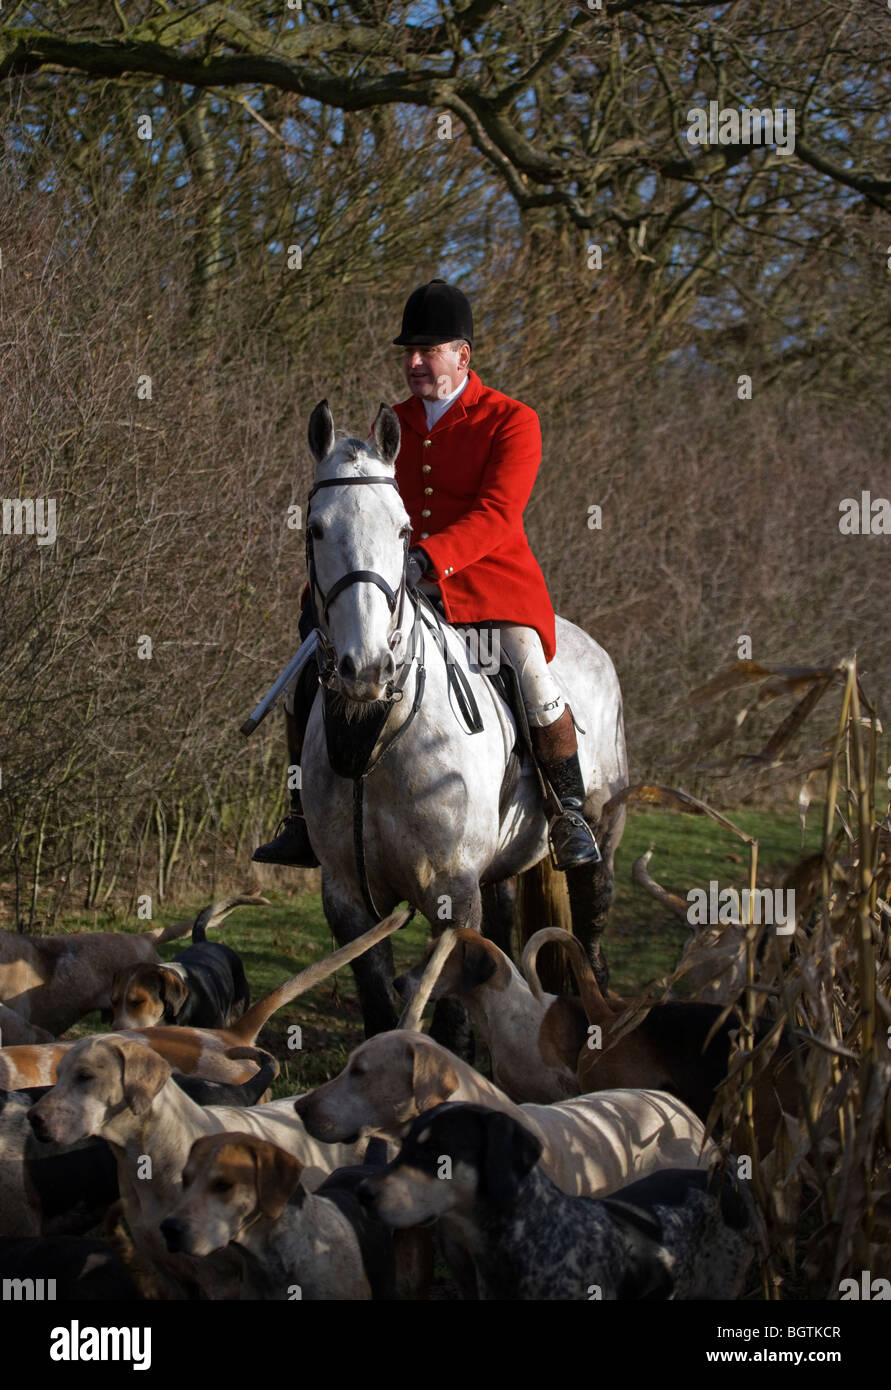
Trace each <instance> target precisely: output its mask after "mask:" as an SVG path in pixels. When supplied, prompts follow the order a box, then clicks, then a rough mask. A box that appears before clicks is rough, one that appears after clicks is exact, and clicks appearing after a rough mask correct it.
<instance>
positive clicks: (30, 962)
mask: <svg viewBox="0 0 891 1390" xmlns="http://www.w3.org/2000/svg"><path fill="white" fill-rule="evenodd" d="M264 903H265V899H263V898H260V897H256V896H252V897H245V896H242V897H234V898H229V899H226V900H225V901H223V902H220V903H215V904H213V905H212V906H210V907H208V908H206V909H205V910H204V911H203V912H202V913H200V914H199V916H198V918H197V919H196V920H195V922H194V923H191V922H186V923H180V924H178V925H177V926H174V927H168V928H166V929H164V930H157V931H153V932H145V933H139V934H136V933H123V932H113V933H81V934H74V935H54V936H47V937H28V936H22V935H19V934H15V933H0V999H2V1000H3V1001H4V1002H3V1004H2V1005H0V1029H2V1043H3V1046H2V1047H0V1279H2V1280H3V1281H4V1283H3V1287H4V1289H6V1288H7V1287H9V1288H15V1287H16V1285H15V1282H14V1281H19V1285H18V1287H25V1285H24V1284H23V1283H22V1281H27V1280H28V1279H40V1278H44V1279H48V1278H52V1279H54V1280H55V1281H56V1284H55V1289H56V1297H57V1299H65V1298H69V1299H78V1300H80V1299H122V1298H123V1299H127V1298H132V1299H239V1300H240V1299H280V1300H303V1299H312V1300H315V1299H326V1300H339V1299H346V1300H354V1299H356V1300H366V1299H412V1300H414V1299H429V1298H431V1297H433V1298H443V1297H446V1298H448V1297H460V1298H465V1299H549V1300H573V1299H574V1300H580V1299H581V1300H596V1299H605V1300H612V1299H735V1298H739V1297H741V1296H743V1295H744V1293H746V1291H747V1290H749V1291H751V1288H752V1277H753V1273H754V1274H756V1273H757V1267H758V1258H759V1250H760V1248H761V1247H760V1242H761V1234H760V1229H759V1222H758V1218H757V1214H756V1209H755V1206H754V1203H753V1202H752V1200H751V1198H750V1196H749V1193H748V1191H747V1185H746V1183H745V1182H742V1181H739V1180H738V1178H737V1177H736V1173H737V1166H736V1164H735V1163H732V1162H730V1163H728V1162H727V1160H726V1155H727V1153H728V1151H729V1152H731V1153H739V1152H741V1151H742V1150H743V1149H744V1148H745V1145H746V1133H749V1134H751V1130H748V1131H745V1132H744V1131H742V1130H740V1132H739V1133H736V1132H734V1133H733V1134H732V1135H725V1136H723V1138H724V1139H725V1140H726V1141H727V1142H725V1143H724V1144H723V1146H722V1150H721V1151H719V1149H718V1147H717V1145H716V1143H715V1140H716V1139H717V1140H720V1139H721V1138H722V1136H721V1135H720V1134H719V1132H718V1131H717V1130H716V1128H715V1125H714V1122H713V1116H712V1118H711V1119H710V1112H712V1107H713V1105H714V1102H715V1093H716V1088H718V1087H719V1086H720V1084H721V1082H722V1081H723V1080H724V1079H725V1077H726V1075H727V1071H728V1065H729V1063H730V1059H731V1057H732V1055H733V1046H732V1043H733V1035H734V1030H735V1029H738V1028H739V1019H738V1017H737V1016H736V1015H735V1013H734V1011H733V1010H732V1009H730V1010H727V1009H724V1008H722V1006H721V1004H720V1003H715V1002H698V1003H697V1002H690V1001H681V1000H671V999H669V1000H667V1001H665V1002H659V1003H652V1002H651V1001H647V1005H648V1007H645V1008H639V1007H638V1008H637V1009H636V1011H635V1008H634V1003H633V1001H628V1000H621V999H618V998H617V997H615V996H613V995H609V994H608V995H607V996H604V995H603V994H602V993H601V991H600V988H599V987H598V984H597V981H596V979H595V976H594V973H593V971H592V970H591V967H590V964H589V962H588V959H587V956H586V954H585V952H584V950H583V949H582V948H581V946H580V945H579V943H578V942H577V941H576V939H575V938H574V937H572V936H571V935H569V934H567V933H566V932H563V931H560V930H558V929H555V928H546V929H544V930H542V931H539V932H537V933H536V935H535V936H533V937H532V938H531V940H530V941H529V942H528V943H527V945H526V948H525V951H524V953H523V958H522V962H521V968H518V967H517V966H516V965H515V964H514V962H513V961H512V960H511V959H509V958H508V956H507V955H505V954H504V953H503V952H502V951H501V950H500V949H499V948H498V947H497V946H496V945H495V944H494V943H493V942H491V941H490V940H488V939H486V938H485V937H483V936H481V935H479V934H478V933H476V932H473V931H469V930H464V929H458V930H451V929H449V930H448V931H446V932H444V933H443V934H442V935H441V936H440V937H439V938H438V940H437V941H436V942H434V943H432V944H431V946H430V948H429V950H428V951H427V953H426V955H425V956H424V958H423V959H422V960H420V961H419V962H418V963H417V965H416V966H415V967H414V968H413V969H412V970H410V971H409V972H407V973H406V974H405V975H403V976H402V977H401V978H400V979H398V980H397V981H395V988H396V989H397V991H398V993H399V994H400V995H401V996H402V998H403V999H404V1000H405V1001H406V1010H405V1013H404V1014H403V1017H402V1020H401V1021H400V1026H399V1027H398V1028H397V1029H394V1030H393V1031H391V1032H387V1033H380V1034H378V1035H376V1036H373V1037H370V1038H368V1039H367V1040H366V1041H364V1042H363V1043H362V1044H361V1045H360V1046H358V1047H357V1048H356V1049H355V1051H354V1052H352V1054H351V1055H350V1057H349V1059H348V1061H347V1064H346V1066H345V1067H344V1069H343V1070H342V1071H341V1072H340V1074H339V1075H337V1076H335V1077H334V1078H333V1079H332V1080H329V1081H327V1082H326V1083H325V1084H323V1085H321V1086H319V1087H318V1088H317V1089H316V1090H314V1091H312V1092H310V1093H308V1094H305V1095H299V1096H291V1097H288V1098H287V1099H279V1100H270V1099H268V1096H269V1094H270V1086H271V1084H272V1082H273V1081H274V1079H275V1077H276V1075H277V1074H278V1063H277V1061H276V1060H275V1058H274V1057H273V1056H272V1055H271V1054H270V1053H269V1052H267V1051H265V1050H264V1048H263V1047H262V1046H261V1045H260V1044H258V1035H259V1034H260V1032H261V1030H262V1028H263V1026H264V1024H265V1023H266V1022H267V1020H268V1019H269V1018H270V1017H271V1015H272V1014H273V1013H274V1012H275V1011H276V1010H278V1009H280V1008H282V1007H283V1006H284V1005H285V1004H287V1003H289V1002H290V1001H292V1000H293V999H295V998H297V997H298V996H299V995H300V994H302V993H304V992H305V991H306V990H308V989H311V988H313V987H314V986H315V985H316V984H318V983H319V982H320V981H321V980H323V979H324V978H326V976H328V975H330V974H331V973H333V971H334V970H336V969H338V968H339V967H340V966H341V965H343V964H345V963H347V962H348V961H349V960H350V959H354V958H355V957H356V956H357V955H359V954H361V952H362V951H364V950H366V949H368V947H369V946H371V945H373V944H375V943H376V942H377V941H380V940H383V938H384V937H385V936H388V935H389V934H390V933H391V932H393V931H396V930H397V929H398V928H399V927H401V926H402V925H404V923H405V921H406V920H407V918H408V914H407V913H406V912H397V913H394V914H393V915H392V916H391V917H388V918H387V919H385V920H384V921H382V922H380V923H378V924H377V926H376V927H375V928H373V929H372V930H371V931H369V932H367V933H366V934H365V936H364V937H360V938H359V939H358V940H357V941H355V942H352V943H350V945H348V946H345V947H341V948H340V949H339V950H338V951H335V952H334V953H333V955H331V956H329V957H328V958H327V959H326V960H324V961H320V962H317V963H315V964H313V965H312V966H310V967H308V968H307V969H306V970H304V971H302V972H301V973H300V974H299V975H297V976H295V977H293V978H292V979H291V980H288V981H286V982H285V983H284V984H283V985H281V986H280V987H279V988H278V989H276V990H274V991H273V992H272V993H271V994H270V995H267V996H266V997H265V998H264V999H262V1000H260V1001H259V1002H257V1003H255V1004H253V1005H251V1004H250V999H249V990H248V984H247V980H246V978H245V973H244V969H243V966H242V962H241V960H240V958H239V956H238V954H237V953H236V952H235V951H234V950H232V949H231V948H229V947H228V946H225V945H223V944H220V943H218V942H215V941H208V940H207V932H208V930H209V929H211V928H215V927H217V926H218V925H219V924H220V923H221V922H222V921H223V919H224V918H225V917H226V916H227V914H228V913H229V912H231V911H232V910H233V909H234V908H236V907H239V906H244V905H251V906H262V905H263V904H264ZM190 928H191V938H192V940H191V944H190V945H188V946H187V947H186V949H184V950H182V951H181V952H180V953H179V954H178V955H177V956H176V957H175V959H174V960H173V961H171V962H168V963H165V962H163V961H162V960H161V958H160V956H159V954H158V947H159V946H161V945H163V944H164V943H166V942H168V941H171V940H174V939H176V938H178V937H182V936H185V935H187V934H188V933H189V931H190ZM554 943H556V944H557V945H558V946H560V947H562V949H563V950H565V952H566V954H567V957H568V962H569V965H570V967H571V970H572V973H573V976H574V979H575V982H576V988H577V993H576V994H575V995H573V996H570V995H553V994H548V993H546V992H544V991H543V989H542V987H541V984H540V982H539V976H538V973H537V965H536V962H537V956H538V952H539V950H540V948H541V947H542V946H543V945H545V944H549V945H551V946H553V944H554ZM441 998H451V999H454V1000H458V1001H460V1003H461V1004H462V1005H463V1006H464V1007H465V1009H466V1010H467V1013H468V1014H469V1017H470V1020H471V1023H472V1025H473V1029H474V1034H475V1038H476V1043H477V1055H480V1053H481V1051H482V1049H485V1052H486V1053H487V1054H488V1057H489V1061H490V1064H491V1065H490V1069H491V1075H492V1079H491V1080H489V1079H487V1077H485V1076H483V1075H482V1074H481V1072H479V1071H477V1070H475V1069H474V1068H473V1067H472V1066H470V1065H469V1064H468V1063H467V1062H465V1061H463V1060H462V1059H460V1058H459V1057H458V1056H456V1055H454V1054H453V1053H451V1052H449V1051H447V1050H446V1049H445V1048H444V1047H442V1046H440V1045H439V1044H438V1043H436V1042H435V1041H434V1040H433V1039H432V1038H431V1037H429V1036H428V1035H427V1034H426V1033H425V1032H423V1031H422V1030H421V1025H420V1019H421V1015H422V1012H423V1009H424V1007H425V1005H426V1003H427V1002H428V1000H430V999H433V1000H436V999H441ZM96 1009H99V1010H102V1011H104V1016H105V1018H106V1020H109V1019H110V1022H111V1025H112V1029H113V1031H112V1032H110V1033H101V1034H96V1035H94V1036H90V1037H85V1038H81V1039H80V1040H79V1041H77V1042H65V1041H55V1039H57V1038H58V1037H59V1035H60V1034H63V1033H64V1032H66V1030H67V1029H69V1028H70V1027H71V1026H72V1025H73V1024H74V1023H75V1022H77V1021H78V1020H79V1019H81V1018H83V1017H84V1016H85V1015H87V1014H88V1013H90V1012H91V1011H93V1010H96ZM629 1020H630V1022H629ZM766 1026H768V1025H766ZM789 1057H790V1049H789V1045H788V1041H787V1040H786V1039H785V1038H784V1037H781V1038H780V1039H779V1043H778V1046H777V1047H776V1049H775V1050H774V1052H773V1055H772V1057H771V1058H770V1060H769V1063H768V1064H766V1065H765V1066H764V1067H763V1068H762V1069H761V1071H760V1073H759V1075H758V1076H757V1079H756V1082H755V1087H754V1093H753V1094H754V1113H755V1135H756V1142H757V1144H758V1145H759V1152H760V1153H761V1154H762V1155H763V1154H764V1153H766V1152H767V1151H768V1150H769V1147H770V1144H771V1142H772V1137H773V1135H774V1133H775V1131H776V1128H777V1124H778V1122H779V1121H780V1119H781V1116H782V1113H783V1111H784V1110H790V1109H794V1107H793V1105H792V1096H791V1091H790V1089H789V1088H790V1087H791V1072H792V1070H793V1069H792V1068H790V1067H789V1065H788V1063H789ZM6 1281H10V1283H9V1284H7V1282H6ZM755 1283H756V1288H757V1279H756V1281H755Z"/></svg>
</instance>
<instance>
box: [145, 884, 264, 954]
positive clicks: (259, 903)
mask: <svg viewBox="0 0 891 1390" xmlns="http://www.w3.org/2000/svg"><path fill="white" fill-rule="evenodd" d="M268 906H269V899H268V898H261V897H259V896H257V895H256V894H255V895H254V896H252V897H248V896H246V895H244V894H242V895H240V896H239V897H237V898H222V899H221V900H220V901H219V902H216V903H211V904H210V906H209V907H205V908H203V909H202V910H201V912H199V913H198V916H197V917H196V918H195V919H194V921H189V922H175V923H174V924H173V926H170V927H156V928H155V930H154V931H150V932H146V933H145V935H146V936H147V937H149V938H150V939H151V940H152V941H154V943H155V945H156V946H163V945H164V944H165V942H167V941H177V940H178V939H179V938H180V937H182V936H186V935H187V934H188V933H189V932H190V931H191V933H192V941H193V942H196V941H204V940H206V938H207V932H208V929H209V928H213V927H218V926H219V925H220V923H221V922H222V921H223V920H224V918H226V917H228V916H229V913H230V912H234V911H235V909H236V907H268Z"/></svg>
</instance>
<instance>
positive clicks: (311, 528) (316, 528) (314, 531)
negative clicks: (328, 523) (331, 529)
mask: <svg viewBox="0 0 891 1390" xmlns="http://www.w3.org/2000/svg"><path fill="white" fill-rule="evenodd" d="M306 529H307V531H308V532H309V534H310V535H311V536H312V538H313V540H314V541H320V540H321V539H322V528H321V526H320V525H319V523H318V522H317V521H311V522H310V523H309V525H308V526H307V528H306Z"/></svg>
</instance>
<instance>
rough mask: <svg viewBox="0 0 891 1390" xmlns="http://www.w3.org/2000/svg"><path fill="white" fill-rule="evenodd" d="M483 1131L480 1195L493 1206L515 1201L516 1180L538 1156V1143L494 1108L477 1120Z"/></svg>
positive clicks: (516, 1191) (519, 1181)
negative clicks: (482, 1186)
mask: <svg viewBox="0 0 891 1390" xmlns="http://www.w3.org/2000/svg"><path fill="white" fill-rule="evenodd" d="M480 1124H481V1125H482V1126H483V1134H484V1145H485V1151H484V1161H483V1163H481V1164H480V1170H481V1176H482V1178H483V1183H484V1189H483V1195H485V1196H486V1197H488V1199H489V1201H490V1202H492V1204H493V1205H494V1206H496V1207H501V1208H505V1207H509V1206H511V1204H512V1203H513V1202H514V1201H515V1200H516V1196H517V1193H518V1191H519V1189H520V1183H521V1182H522V1181H523V1179H524V1178H525V1177H526V1175H527V1174H528V1173H530V1172H531V1171H532V1169H533V1168H534V1167H535V1165H536V1163H537V1162H538V1160H539V1159H540V1158H541V1144H540V1143H539V1141H538V1140H537V1139H536V1137H535V1135H534V1134H530V1132H529V1130H528V1129H524V1128H523V1126H522V1125H520V1124H517V1121H516V1120H514V1119H512V1118H511V1116H510V1115H502V1114H500V1113H499V1112H498V1111H494V1112H493V1113H492V1114H491V1115H486V1116H485V1117H484V1118H482V1119H481V1120H480Z"/></svg>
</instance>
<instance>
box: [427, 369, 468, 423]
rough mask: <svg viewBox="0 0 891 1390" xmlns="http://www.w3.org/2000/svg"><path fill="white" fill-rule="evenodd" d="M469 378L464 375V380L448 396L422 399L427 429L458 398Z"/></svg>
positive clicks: (439, 418)
mask: <svg viewBox="0 0 891 1390" xmlns="http://www.w3.org/2000/svg"><path fill="white" fill-rule="evenodd" d="M469 380H470V377H469V376H466V377H465V378H464V380H463V381H462V382H461V385H460V386H459V387H458V388H457V390H455V391H453V392H452V394H451V395H450V396H443V397H442V398H441V399H439V400H435V401H427V400H425V401H422V405H423V407H424V414H425V415H426V416H427V428H428V430H432V429H433V426H434V425H435V424H436V422H437V420H441V419H442V417H443V415H445V413H446V411H447V410H448V408H449V406H450V405H454V403H455V401H456V400H457V399H458V397H459V396H460V394H461V392H462V391H463V390H464V387H465V386H466V385H467V383H468V381H469Z"/></svg>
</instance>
